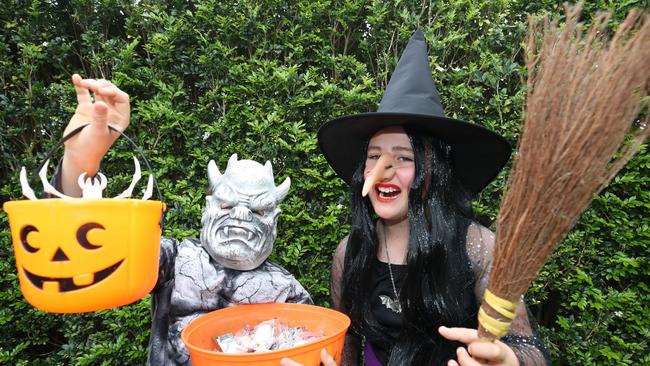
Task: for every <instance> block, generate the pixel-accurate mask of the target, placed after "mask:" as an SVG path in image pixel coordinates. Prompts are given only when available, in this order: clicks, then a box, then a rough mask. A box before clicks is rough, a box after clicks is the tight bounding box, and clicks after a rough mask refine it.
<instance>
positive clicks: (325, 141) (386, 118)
mask: <svg viewBox="0 0 650 366" xmlns="http://www.w3.org/2000/svg"><path fill="white" fill-rule="evenodd" d="M406 125H408V126H415V127H417V128H419V129H420V130H423V131H425V132H427V133H429V134H431V135H433V136H435V137H437V138H439V139H440V140H443V141H445V142H446V143H447V144H449V145H450V146H451V149H452V159H453V164H454V169H455V172H456V176H457V177H458V179H459V180H460V181H461V182H462V183H463V184H464V185H465V187H466V188H467V189H469V190H470V191H472V192H475V193H478V192H480V191H481V190H482V189H483V188H484V187H485V186H486V185H488V183H490V181H492V179H494V177H495V176H496V175H497V174H498V173H499V171H500V170H501V169H502V168H503V166H504V165H505V164H506V162H507V161H508V158H509V157H510V151H511V148H510V144H509V143H508V141H506V139H504V138H503V137H502V136H500V135H498V134H496V133H495V132H493V131H491V130H489V129H487V128H485V127H483V126H480V125H477V124H473V123H468V122H464V121H460V120H456V119H452V118H447V117H445V112H444V110H443V108H442V105H441V103H440V97H439V96H438V90H437V89H436V86H435V84H434V83H433V79H432V77H431V69H430V68H429V61H428V58H427V47H426V43H425V41H424V35H423V34H422V31H421V30H419V29H418V30H417V31H416V32H415V33H414V34H413V36H412V37H411V40H410V41H409V43H408V45H407V46H406V49H405V50H404V53H403V54H402V57H401V58H400V60H399V62H398V63H397V67H396V68H395V71H394V72H393V75H392V76H391V79H390V81H389V82H388V86H387V87H386V91H385V93H384V97H383V98H382V100H381V103H380V104H379V109H378V111H377V112H371V113H362V114H355V115H351V116H345V117H340V118H337V119H334V120H331V121H329V122H327V123H325V124H324V125H323V126H321V128H320V130H319V131H318V143H319V145H320V148H321V150H322V151H323V154H324V155H325V158H326V159H327V161H328V162H329V163H330V165H331V166H332V168H334V171H335V172H336V174H338V175H339V177H341V178H343V180H345V181H346V182H347V183H348V184H350V182H351V181H352V174H353V173H354V171H355V169H356V168H357V167H358V166H359V164H361V163H362V162H363V161H364V160H365V156H363V151H364V149H365V145H367V143H368V141H369V139H370V137H372V135H374V134H375V133H376V132H377V131H379V130H380V129H382V128H384V127H388V126H406Z"/></svg>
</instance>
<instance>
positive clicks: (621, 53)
mask: <svg viewBox="0 0 650 366" xmlns="http://www.w3.org/2000/svg"><path fill="white" fill-rule="evenodd" d="M579 13H580V9H579V7H573V8H567V12H566V14H567V17H566V23H565V24H564V27H563V28H560V27H559V26H558V24H557V23H556V22H549V21H548V20H547V19H531V20H530V22H529V33H528V39H527V43H528V55H527V60H526V65H527V68H528V81H527V86H528V91H527V102H526V110H525V122H524V129H523V133H522V136H521V139H520V143H519V148H518V155H517V158H516V161H515V165H514V167H513V170H512V172H511V174H510V177H509V180H508V187H507V191H506V194H505V197H504V199H503V202H502V204H501V208H500V211H499V215H498V219H497V225H498V231H497V238H496V247H495V254H494V260H493V264H492V272H491V274H490V278H489V282H488V288H487V290H486V292H485V295H484V299H483V303H482V305H481V308H480V310H479V336H480V337H481V338H484V339H488V340H494V339H497V338H500V337H502V336H504V335H506V334H507V333H508V329H509V327H510V323H511V322H512V319H513V318H514V312H515V308H516V307H517V305H518V304H519V299H520V297H521V295H523V294H524V293H525V292H526V291H527V289H528V286H529V285H530V283H531V281H532V280H533V279H534V278H535V276H536V275H537V273H538V271H539V269H540V267H541V266H542V265H543V264H544V262H545V261H546V259H547V258H548V257H549V256H550V254H551V252H552V251H553V249H554V248H555V247H556V245H557V244H558V243H559V242H560V241H561V240H562V239H563V238H564V237H565V236H566V234H567V232H568V231H569V230H570V228H571V227H572V225H573V224H574V222H575V221H576V219H577V218H578V216H579V215H580V214H581V213H582V212H583V211H584V210H585V209H586V208H587V206H588V205H589V203H590V202H591V201H592V199H593V198H594V196H595V194H597V193H598V192H599V191H600V190H602V189H603V188H604V187H605V186H606V185H607V184H608V182H609V181H610V180H611V179H612V178H613V177H614V176H615V175H616V173H617V172H618V171H619V170H620V169H621V168H622V167H623V165H624V164H625V163H626V162H627V161H628V160H629V159H630V158H631V157H632V155H634V153H635V152H636V151H637V150H638V149H639V147H640V146H641V144H642V143H643V142H644V141H645V139H646V138H647V136H648V133H649V132H650V129H649V128H648V127H647V123H648V121H649V120H650V113H646V114H645V115H641V114H640V110H641V101H642V99H643V98H644V97H646V96H647V95H648V92H649V89H650V14H647V13H643V12H641V11H632V12H630V14H629V15H628V16H627V18H626V19H625V21H624V22H623V23H621V24H620V26H619V28H618V30H617V31H616V33H615V34H614V35H613V37H612V38H611V39H610V38H609V37H608V34H607V31H606V29H605V28H606V25H607V21H608V20H609V15H608V14H603V15H600V16H598V17H597V18H595V19H594V21H593V24H592V25H591V27H590V28H589V30H588V31H587V32H586V34H583V29H582V25H581V24H579V23H578V22H577V19H578V16H579ZM640 116H641V117H640Z"/></svg>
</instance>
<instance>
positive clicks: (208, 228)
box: [201, 154, 291, 271]
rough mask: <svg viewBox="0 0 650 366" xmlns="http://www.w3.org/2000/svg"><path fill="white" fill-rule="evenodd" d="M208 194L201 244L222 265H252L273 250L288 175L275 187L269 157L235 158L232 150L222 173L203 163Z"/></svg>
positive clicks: (212, 164) (211, 162) (245, 266)
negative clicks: (258, 160) (263, 163)
mask: <svg viewBox="0 0 650 366" xmlns="http://www.w3.org/2000/svg"><path fill="white" fill-rule="evenodd" d="M208 179H209V181H210V194H208V195H207V196H206V208H205V211H204V213H203V218H202V219H201V224H202V225H203V228H202V230H201V244H202V245H203V247H204V248H205V250H206V251H207V252H208V253H209V254H210V256H211V257H212V259H213V260H215V261H216V262H217V263H219V264H221V265H222V266H224V267H227V268H231V269H236V270H241V271H248V270H251V269H254V268H257V267H258V266H259V265H260V264H262V262H264V261H265V260H266V259H267V258H268V256H269V255H270V254H271V251H272V250H273V241H274V240H275V236H276V226H277V219H278V215H279V214H280V209H279V208H278V204H279V203H280V202H282V200H283V199H284V197H285V196H286V195H287V193H288V192H289V187H290V186H291V180H290V179H289V178H286V179H285V180H284V182H282V184H281V185H279V186H278V187H276V186H275V182H274V178H273V168H272V167H271V162H269V161H267V162H266V164H265V165H262V164H259V163H258V162H255V161H252V160H238V159H237V154H233V155H232V156H231V157H230V159H229V160H228V165H227V167H226V170H225V171H224V173H223V174H221V173H220V172H219V169H218V168H217V165H216V164H215V162H214V161H213V160H210V162H209V163H208Z"/></svg>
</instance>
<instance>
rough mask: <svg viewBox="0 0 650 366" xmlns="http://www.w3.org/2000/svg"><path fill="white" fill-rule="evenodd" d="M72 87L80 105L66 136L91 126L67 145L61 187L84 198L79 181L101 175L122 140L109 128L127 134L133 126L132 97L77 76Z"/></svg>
mask: <svg viewBox="0 0 650 366" xmlns="http://www.w3.org/2000/svg"><path fill="white" fill-rule="evenodd" d="M72 83H73V84H74V87H75V90H76V92H77V103H78V104H77V109H76V110H75V113H74V115H73V116H72V118H71V119H70V122H69V123H68V126H67V127H66V128H65V131H64V132H63V134H64V136H65V135H67V134H68V133H69V132H70V131H72V130H74V129H75V128H77V127H79V126H82V125H85V124H90V125H89V126H87V127H86V128H84V129H83V130H81V132H79V133H78V134H77V135H75V136H74V137H72V138H71V139H70V140H68V141H66V143H65V152H64V154H63V163H62V167H61V186H62V189H63V193H65V194H67V195H69V196H81V189H80V188H79V186H78V185H77V178H78V177H79V175H81V173H83V172H86V174H88V175H90V176H94V175H95V174H96V173H97V171H98V170H99V165H100V163H101V161H102V159H103V157H104V155H105V154H106V152H107V151H108V149H109V148H110V147H111V145H113V143H114V142H115V140H117V138H118V137H119V134H118V133H117V132H114V131H111V130H109V129H108V124H110V125H112V126H113V127H115V128H116V129H118V130H120V131H124V130H125V129H126V127H127V126H128V125H129V121H130V113H131V107H130V104H129V95H128V94H126V93H125V92H123V91H122V90H120V89H119V88H118V87H117V86H115V85H114V84H113V83H111V82H110V81H108V80H104V79H101V80H98V79H82V78H81V76H79V75H77V74H74V75H72ZM93 97H94V98H93Z"/></svg>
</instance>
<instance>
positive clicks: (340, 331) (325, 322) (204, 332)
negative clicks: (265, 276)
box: [181, 303, 350, 366]
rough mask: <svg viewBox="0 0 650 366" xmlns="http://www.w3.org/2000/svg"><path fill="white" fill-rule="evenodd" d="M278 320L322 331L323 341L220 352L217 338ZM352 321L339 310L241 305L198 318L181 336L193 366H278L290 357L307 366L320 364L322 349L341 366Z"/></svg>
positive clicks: (300, 305) (307, 306) (317, 307)
mask: <svg viewBox="0 0 650 366" xmlns="http://www.w3.org/2000/svg"><path fill="white" fill-rule="evenodd" d="M272 318H277V319H279V320H280V321H282V322H286V323H287V326H289V327H305V328H306V329H307V330H309V331H312V332H322V333H323V334H324V337H323V338H320V339H318V340H316V341H314V342H310V343H306V344H303V345H300V346H297V347H293V348H287V349H280V350H275V351H269V352H260V353H246V354H227V353H222V352H220V351H217V343H216V341H215V339H216V338H217V337H218V336H221V335H224V334H227V333H233V334H234V333H236V332H237V331H239V330H240V329H243V328H244V327H245V326H247V325H249V326H255V325H257V324H259V323H261V322H263V321H265V320H269V319H272ZM349 326H350V318H348V317H347V316H346V315H345V314H343V313H341V312H338V311H336V310H332V309H328V308H324V307H320V306H314V305H305V304H291V303H270V304H253V305H239V306H233V307H229V308H224V309H219V310H216V311H213V312H210V313H207V314H205V315H203V316H200V317H198V318H196V319H194V320H193V321H192V322H190V324H188V325H187V327H185V329H184V330H183V332H182V333H181V339H182V340H183V342H184V343H185V346H186V347H187V349H188V351H189V353H190V358H191V360H192V365H193V366H206V365H223V366H238V365H239V366H244V365H256V366H278V365H279V364H280V360H281V359H282V358H284V357H289V358H291V359H293V360H294V361H296V362H299V363H301V364H303V365H304V366H317V365H319V364H320V362H321V359H320V352H321V349H323V348H325V349H327V352H329V354H330V355H332V357H334V359H335V361H336V363H337V364H340V363H341V356H342V353H343V345H344V342H345V333H346V332H347V329H348V327H349Z"/></svg>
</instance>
